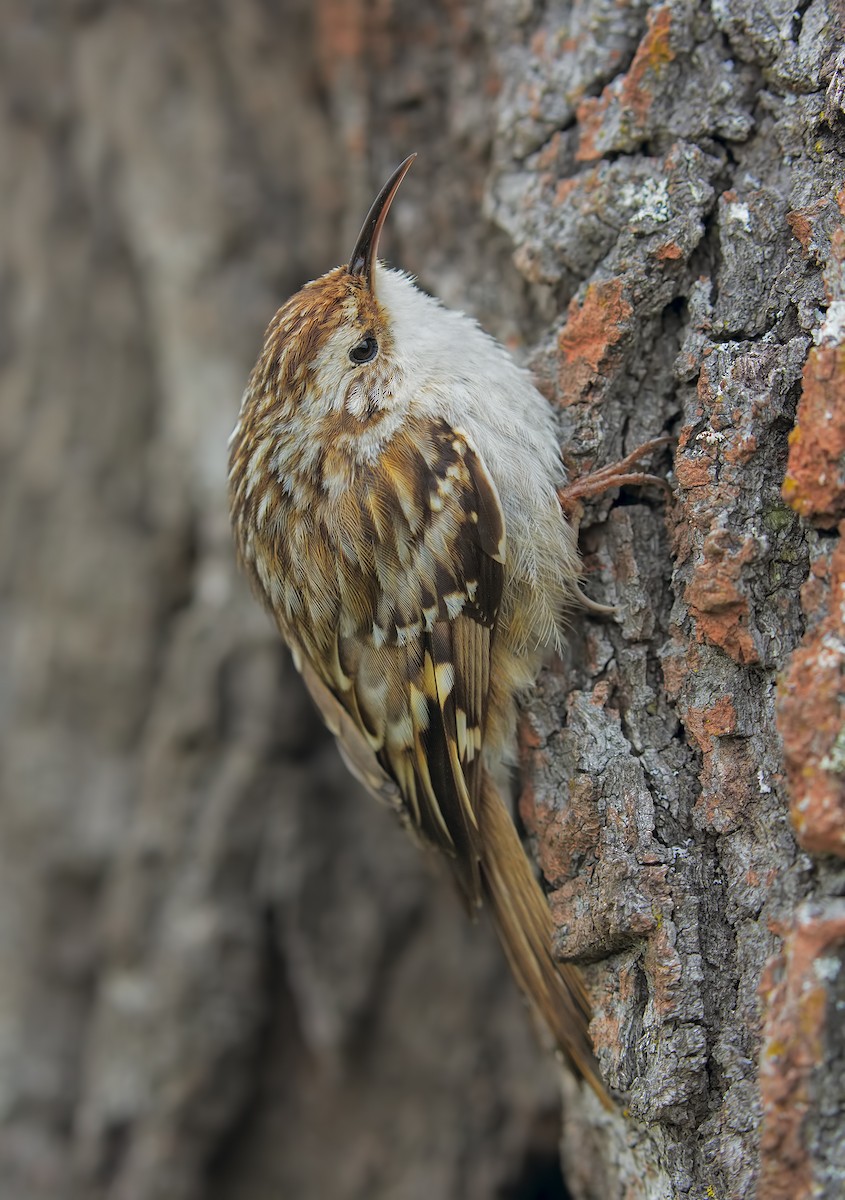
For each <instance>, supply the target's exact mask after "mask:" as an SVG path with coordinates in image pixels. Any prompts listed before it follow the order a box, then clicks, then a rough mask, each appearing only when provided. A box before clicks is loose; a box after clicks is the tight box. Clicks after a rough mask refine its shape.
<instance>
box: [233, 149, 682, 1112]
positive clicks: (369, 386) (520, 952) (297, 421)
mask: <svg viewBox="0 0 845 1200" xmlns="http://www.w3.org/2000/svg"><path fill="white" fill-rule="evenodd" d="M414 157H415V156H414V155H411V156H410V157H409V158H407V159H406V160H405V161H404V162H403V163H402V164H401V166H399V167H398V168H397V170H396V171H394V173H393V175H392V176H391V177H390V179H389V180H388V181H387V183H386V184H385V185H384V187H383V188H382V190H381V192H380V193H379V195H378V197H377V198H376V200H375V202H374V203H373V206H372V208H371V209H370V212H369V214H368V215H367V218H366V220H365V222H364V226H363V228H362V230H361V233H360V235H359V237H358V240H357V242H356V244H355V248H354V249H353V251H352V255H351V257H350V259H349V262H348V264H347V265H346V266H341V267H336V268H335V269H334V270H333V271H329V272H328V274H326V275H323V276H322V277H321V278H320V279H316V280H314V281H313V282H312V283H307V284H306V285H305V286H304V287H303V288H302V290H301V291H299V292H297V293H296V295H295V296H293V297H291V299H290V300H288V302H287V303H286V304H285V305H283V306H282V308H280V309H279V311H278V312H277V313H276V315H275V317H274V318H273V320H272V321H271V323H270V326H269V328H268V330H267V333H266V337H265V340H264V346H263V349H262V351H261V354H260V356H259V358H258V362H257V363H256V365H255V368H254V369H253V372H252V374H251V376H250V378H249V382H248V384H247V388H246V391H245V393H244V397H243V402H242V404H241V409H240V414H239V416H238V421H237V424H236V426H235V429H234V432H233V434H232V438H231V442H230V473H229V487H230V499H231V516H232V524H233V528H234V534H235V540H236V544H237V549H238V555H239V558H240V561H241V563H242V565H243V567H244V569H245V571H246V573H247V574H248V576H249V578H250V580H251V581H252V583H253V585H254V587H255V590H256V591H257V593H258V595H259V596H260V597H261V599H262V601H263V602H264V604H265V605H266V606H267V608H268V609H269V610H270V612H271V613H272V616H273V618H274V620H275V622H276V624H277V625H278V627H279V629H280V631H281V633H282V636H283V638H284V639H285V641H286V642H287V644H288V646H289V647H290V650H291V653H292V655H293V659H294V662H295V664H296V667H297V669H298V670H299V671H300V673H301V674H302V677H303V679H304V681H305V683H306V685H307V687H308V690H309V692H310V693H311V696H312V697H313V699H314V701H315V703H316V704H317V707H318V708H319V710H320V713H321V714H322V717H323V720H324V721H325V723H326V725H327V726H328V728H329V729H330V730H331V732H332V733H333V734H334V735H335V737H336V738H337V742H338V745H339V747H340V750H341V753H342V755H343V757H344V759H345V761H346V763H347V765H348V766H349V769H350V770H351V771H352V773H353V774H354V775H355V776H356V777H357V778H358V779H359V780H360V781H361V782H362V783H363V784H364V785H365V786H366V787H367V788H368V789H369V790H370V791H371V792H372V793H373V794H374V795H375V796H376V797H378V798H379V799H380V800H382V801H384V802H386V803H387V804H388V805H389V806H390V807H391V808H392V809H394V810H395V812H396V813H397V814H398V815H399V818H400V820H401V821H402V823H403V825H404V826H405V827H406V828H407V829H408V830H409V832H410V833H411V834H413V836H414V837H415V839H416V840H417V841H419V842H421V843H422V844H423V845H425V846H428V847H433V848H434V849H435V850H437V851H439V852H440V853H442V854H443V855H444V856H445V857H446V859H447V860H448V862H449V864H450V866H451V868H452V870H453V872H454V875H455V878H456V880H457V882H458V885H459V887H460V890H461V892H462V894H463V896H464V898H465V901H466V905H467V907H468V909H469V910H470V911H474V910H476V909H477V908H478V906H480V905H481V904H482V902H484V901H486V902H487V903H488V904H489V905H490V908H491V910H492V914H493V917H494V921H495V924H496V927H497V929H498V932H499V935H500V937H501V940H502V943H503V945H504V948H505V952H506V954H507V957H508V960H509V962H510V966H511V969H512V971H513V974H514V976H515V978H516V981H517V983H518V985H519V987H520V988H521V989H522V991H523V993H524V994H525V996H526V997H527V998H528V1001H529V1003H530V1005H531V1007H532V1008H533V1009H534V1011H535V1014H536V1015H537V1017H538V1018H539V1020H540V1021H541V1023H542V1024H543V1025H544V1026H545V1027H546V1029H547V1030H548V1031H549V1033H550V1035H551V1037H552V1038H553V1040H554V1042H555V1045H556V1046H557V1047H558V1049H559V1050H560V1051H561V1052H562V1053H563V1055H564V1056H565V1058H566V1060H567V1061H568V1062H569V1064H570V1065H571V1067H572V1068H573V1069H574V1071H575V1072H576V1074H577V1075H578V1076H579V1077H581V1078H583V1079H585V1080H587V1081H588V1082H589V1083H590V1085H591V1086H592V1087H593V1088H594V1089H595V1091H596V1093H597V1094H598V1095H599V1097H600V1098H601V1099H602V1101H603V1102H604V1103H605V1104H607V1105H609V1104H610V1100H609V1096H608V1093H607V1091H606V1089H605V1086H604V1084H603V1082H602V1079H601V1076H600V1073H599V1069H598V1064H597V1062H596V1059H595V1056H594V1053H593V1047H592V1043H591V1041H590V1036H589V1021H590V1012H591V1010H590V1001H589V997H588V995H587V992H586V990H585V987H584V983H583V981H582V978H581V974H580V972H579V971H578V969H577V968H576V967H575V966H573V965H572V964H569V963H565V962H557V961H556V960H555V958H554V957H553V954H552V936H553V932H554V930H553V923H552V918H551V913H550V911H549V907H548V904H547V902H546V898H545V896H544V894H543V891H542V888H541V886H540V884H539V882H538V881H537V878H536V876H535V874H534V870H533V868H532V866H531V863H530V862H529V860H528V858H527V857H526V854H525V852H524V850H523V847H522V844H521V842H520V839H519V835H518V833H517V830H516V827H515V826H514V823H513V820H512V818H511V815H510V811H509V808H508V806H507V804H506V803H505V801H504V799H503V798H502V794H503V791H504V790H505V788H506V786H507V778H508V775H507V768H508V765H509V764H512V763H513V762H514V760H515V743H516V721H517V703H518V700H519V698H520V696H521V695H522V694H523V693H525V692H526V690H527V689H530V688H531V686H532V685H533V684H534V682H535V680H536V678H537V674H538V672H539V669H540V666H541V664H542V662H543V658H544V656H545V655H547V654H548V653H549V652H550V651H554V650H556V649H559V648H560V647H561V645H562V643H563V641H564V639H565V638H566V637H567V636H571V631H570V630H568V626H567V617H568V616H571V614H572V612H573V610H575V609H577V608H578V607H579V606H580V607H583V606H585V605H586V606H588V607H593V608H602V606H599V605H595V604H593V603H592V602H591V601H589V600H588V599H587V598H586V597H585V596H584V595H583V593H582V592H581V590H580V587H579V577H580V571H581V567H580V558H579V554H578V546H577V526H576V522H575V521H574V520H573V519H572V518H571V516H567V512H569V511H571V509H570V506H571V505H572V503H573V502H577V500H578V499H579V498H580V497H581V496H585V495H589V494H592V493H596V492H601V491H604V490H606V489H607V488H609V487H614V486H620V485H621V484H625V483H643V482H652V481H654V480H653V477H652V476H648V475H642V474H631V473H630V468H631V466H632V464H633V463H634V462H636V461H637V460H638V459H639V458H640V457H642V455H643V454H645V453H646V452H648V451H650V450H652V449H654V448H655V447H656V446H658V445H661V444H663V442H664V441H665V440H666V439H655V441H653V442H650V443H648V444H647V445H646V446H642V447H639V448H638V449H637V450H635V451H634V453H633V454H630V455H629V456H628V457H627V458H626V459H624V460H623V461H622V462H621V463H617V464H614V465H613V466H611V467H606V468H604V469H603V470H602V471H598V472H597V473H596V474H595V475H591V476H587V477H586V478H584V479H581V480H579V481H576V482H574V483H572V484H568V483H567V479H566V475H565V471H564V467H563V462H562V459H561V453H560V447H559V445H558V441H557V438H556V435H555V429H554V423H553V414H552V411H551V409H550V407H549V404H548V402H547V401H546V400H545V398H544V397H543V396H542V395H541V394H540V392H539V391H538V390H537V389H536V387H535V386H534V384H533V382H532V380H531V377H530V375H529V374H528V372H526V371H525V370H523V369H522V368H520V367H519V366H517V365H516V363H515V362H514V361H513V360H512V359H511V357H510V355H509V354H508V353H507V351H506V350H505V349H504V348H503V347H502V346H501V345H500V344H499V343H498V342H496V341H495V340H494V339H493V338H491V337H489V336H488V335H487V334H486V333H484V332H483V331H482V330H481V328H480V327H479V326H478V325H477V324H476V322H475V321H473V320H471V319H470V318H469V317H466V316H464V315H463V314H462V313H458V312H452V311H450V310H448V309H446V308H444V307H443V306H442V305H441V304H440V303H439V302H438V301H437V300H435V299H433V298H432V297H430V296H428V295H426V294H425V293H424V292H422V291H421V290H420V289H419V288H418V287H417V286H416V285H415V283H414V281H413V280H412V279H411V278H410V277H409V276H408V275H406V274H404V273H402V272H400V271H396V270H391V269H388V268H387V267H386V266H384V265H383V264H382V263H381V262H379V261H378V259H377V257H376V255H377V248H378V243H379V236H380V233H381V230H382V226H383V225H384V221H385V218H386V216H387V213H388V210H389V208H390V205H391V202H392V201H393V198H394V196H395V194H396V191H397V189H398V187H399V185H400V183H401V182H402V179H403V178H404V176H405V174H406V172H407V171H408V169H409V167H410V165H411V163H412V161H413V159H414ZM656 482H660V481H656ZM565 510H566V511H565Z"/></svg>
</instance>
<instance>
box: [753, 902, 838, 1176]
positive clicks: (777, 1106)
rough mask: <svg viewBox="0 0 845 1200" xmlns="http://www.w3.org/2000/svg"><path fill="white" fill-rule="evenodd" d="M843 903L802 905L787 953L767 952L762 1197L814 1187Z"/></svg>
mask: <svg viewBox="0 0 845 1200" xmlns="http://www.w3.org/2000/svg"><path fill="white" fill-rule="evenodd" d="M843 948H845V906H843V904H842V902H841V901H839V902H836V901H834V902H832V904H830V908H829V910H828V912H827V913H824V912H823V913H822V914H821V915H819V914H818V913H813V912H812V911H811V910H809V909H808V910H805V913H804V914H800V913H799V915H798V918H797V919H796V921H795V924H794V925H793V926H792V927H791V928H790V929H789V930H788V931H787V936H786V944H785V946H784V949H783V953H782V954H780V955H777V956H776V957H774V958H772V959H770V960H769V962H768V963H767V965H766V968H765V970H764V972H763V975H762V977H761V980H760V987H759V995H760V1000H761V1003H762V1007H763V1012H764V1025H763V1049H762V1053H761V1056H760V1098H761V1100H762V1104H763V1127H762V1131H761V1137H760V1182H759V1185H758V1190H757V1198H758V1200H809V1198H810V1197H811V1196H813V1195H815V1194H816V1193H815V1191H814V1181H813V1168H812V1151H811V1148H810V1146H808V1144H807V1143H808V1135H809V1136H812V1130H811V1125H812V1116H811V1114H812V1109H813V1101H814V1097H813V1072H814V1071H815V1070H817V1069H820V1068H822V1067H823V1066H824V1058H825V1049H824V1033H825V1026H826V1023H827V1020H828V1013H829V1011H830V1008H831V997H830V994H829V989H828V977H829V974H830V972H829V971H828V970H827V968H826V967H825V966H824V965H823V963H824V960H826V959H830V960H831V971H834V972H835V971H838V970H839V969H841V958H842V953H843Z"/></svg>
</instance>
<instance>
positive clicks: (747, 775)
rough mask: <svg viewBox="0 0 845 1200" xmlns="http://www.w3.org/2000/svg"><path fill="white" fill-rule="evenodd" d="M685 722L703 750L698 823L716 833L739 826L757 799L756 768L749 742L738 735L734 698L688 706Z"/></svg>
mask: <svg viewBox="0 0 845 1200" xmlns="http://www.w3.org/2000/svg"><path fill="white" fill-rule="evenodd" d="M683 717H684V726H685V727H686V730H687V732H688V733H689V734H690V736H691V737H692V739H693V741H695V742H696V743H697V745H698V747H699V749H700V750H701V753H702V758H703V764H702V771H701V795H700V796H699V798H698V800H697V801H696V804H695V809H694V813H695V819H696V823H697V824H698V825H699V826H701V827H707V828H708V829H712V830H713V831H714V832H716V833H726V832H728V831H729V830H730V829H733V828H735V827H736V824H737V822H738V820H739V818H740V817H741V815H742V813H743V812H745V811H746V809H747V808H748V806H749V804H750V803H751V802H752V801H753V799H754V796H755V789H756V786H757V785H756V771H755V767H754V763H753V762H752V761H751V758H750V753H749V749H748V744H747V742H746V740H745V738H743V737H737V736H736V734H737V714H736V708H735V707H734V703H733V700H731V698H730V697H729V696H722V697H721V698H720V699H718V700H717V701H716V702H715V703H714V704H712V705H710V706H709V707H708V708H694V707H688V708H686V710H685V711H684V714H683Z"/></svg>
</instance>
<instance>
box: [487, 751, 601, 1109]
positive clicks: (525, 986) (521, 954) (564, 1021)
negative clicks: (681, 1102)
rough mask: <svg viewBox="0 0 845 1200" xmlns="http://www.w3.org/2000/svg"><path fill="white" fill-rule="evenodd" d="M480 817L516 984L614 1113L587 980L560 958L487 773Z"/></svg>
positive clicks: (493, 902) (493, 898)
mask: <svg viewBox="0 0 845 1200" xmlns="http://www.w3.org/2000/svg"><path fill="white" fill-rule="evenodd" d="M479 816H480V823H481V829H482V839H481V840H482V845H483V846H484V851H483V859H482V875H483V880H484V889H485V893H486V896H487V899H488V902H489V904H490V907H491V910H492V913H493V918H494V920H495V922H496V927H497V929H498V931H499V936H500V938H501V941H502V944H503V946H504V949H505V953H506V954H507V957H508V961H509V963H510V967H511V970H512V972H513V975H514V978H515V979H516V982H517V984H518V985H519V987H520V988H521V990H522V992H523V993H524V995H525V996H526V997H527V999H528V1000H529V1002H530V1004H531V1006H532V1008H533V1009H534V1011H535V1013H536V1014H537V1016H538V1017H539V1018H540V1020H541V1021H542V1023H543V1024H544V1025H545V1026H546V1028H547V1029H548V1030H549V1032H550V1034H551V1035H552V1037H553V1038H554V1040H555V1043H556V1044H557V1047H558V1049H559V1050H560V1051H562V1053H563V1054H564V1055H565V1057H566V1058H567V1060H568V1061H569V1063H570V1065H571V1066H572V1067H573V1069H574V1070H575V1072H576V1074H577V1075H579V1076H580V1077H581V1078H582V1079H585V1080H586V1081H587V1082H588V1083H589V1084H590V1086H591V1087H592V1089H593V1091H594V1092H595V1093H596V1095H597V1096H598V1097H599V1099H600V1100H601V1102H602V1104H604V1106H605V1108H608V1109H611V1110H612V1109H613V1108H614V1104H613V1101H612V1100H611V1099H610V1096H609V1095H608V1093H607V1091H606V1090H605V1087H604V1084H603V1083H602V1079H601V1075H600V1073H599V1068H598V1063H597V1062H596V1058H595V1055H594V1053H593V1047H592V1043H591V1041H590V1036H589V1032H588V1026H589V1022H590V1016H591V1010H590V1000H589V997H588V995H587V992H586V989H585V987H584V983H583V980H582V978H581V973H580V971H579V970H578V968H577V967H574V966H571V965H569V964H568V963H559V962H556V961H555V959H554V958H553V957H552V949H551V947H552V935H553V933H554V924H553V922H552V915H551V912H550V911H549V906H548V904H547V902H546V897H545V896H544V895H543V892H542V889H541V888H540V885H539V883H538V882H537V880H536V878H535V877H534V873H533V871H532V870H531V864H530V863H529V861H528V859H527V857H526V855H525V851H524V850H523V848H522V844H521V842H520V840H519V836H518V834H517V832H516V828H515V827H514V823H513V821H512V819H511V816H510V813H509V812H508V811H507V809H506V807H505V804H504V801H503V800H502V797H501V796H500V795H499V792H498V791H497V789H496V786H495V784H494V783H493V781H492V779H490V777H489V776H488V775H487V774H486V773H485V776H484V780H483V783H482V788H481V805H480V814H479Z"/></svg>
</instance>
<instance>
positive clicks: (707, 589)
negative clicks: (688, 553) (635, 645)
mask: <svg viewBox="0 0 845 1200" xmlns="http://www.w3.org/2000/svg"><path fill="white" fill-rule="evenodd" d="M755 553H756V550H755V546H754V542H753V541H752V540H751V538H743V539H741V540H740V539H738V538H737V537H735V536H734V535H732V534H730V533H729V532H728V531H727V530H724V529H714V530H711V532H710V533H709V534H708V535H707V537H706V538H705V539H704V546H703V556H702V559H701V561H700V562H699V563H698V564H697V565H696V567H695V569H694V571H693V575H692V579H691V580H690V582H689V583H688V584H687V587H686V591H685V593H684V598H685V600H686V602H687V605H688V607H689V610H690V615H691V616H692V618H693V620H694V621H695V624H696V634H697V636H698V639H699V641H701V640H704V639H706V640H707V641H709V642H712V643H713V644H714V645H715V646H720V647H721V648H722V649H723V650H724V651H725V653H726V654H729V655H730V656H731V658H732V659H733V660H734V661H735V662H738V663H744V664H748V663H755V662H758V661H759V654H758V652H757V647H756V646H755V645H754V640H753V638H752V636H751V632H750V630H749V628H748V622H749V607H748V599H747V597H746V596H744V595H743V593H742V592H741V590H740V587H739V583H740V579H741V576H742V568H743V567H744V566H745V565H746V564H747V563H749V562H750V561H751V560H752V559H753V558H754V555H755Z"/></svg>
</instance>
